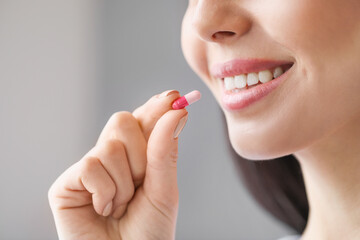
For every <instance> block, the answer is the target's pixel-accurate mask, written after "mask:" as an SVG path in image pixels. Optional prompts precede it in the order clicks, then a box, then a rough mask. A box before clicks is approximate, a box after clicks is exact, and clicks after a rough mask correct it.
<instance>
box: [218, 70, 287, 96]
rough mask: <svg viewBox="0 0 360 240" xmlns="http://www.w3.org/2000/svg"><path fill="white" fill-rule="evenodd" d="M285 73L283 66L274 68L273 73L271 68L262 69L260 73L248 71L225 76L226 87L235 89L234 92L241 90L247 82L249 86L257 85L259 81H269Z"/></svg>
mask: <svg viewBox="0 0 360 240" xmlns="http://www.w3.org/2000/svg"><path fill="white" fill-rule="evenodd" d="M283 73H284V71H283V69H282V68H281V67H277V68H275V69H274V71H273V73H272V72H271V71H270V70H264V71H260V72H259V73H255V72H253V73H248V74H241V75H238V76H234V77H226V78H224V84H225V89H226V90H228V91H231V90H232V91H233V92H234V93H237V92H240V89H241V88H245V87H246V84H247V85H248V86H252V85H256V84H258V83H259V81H260V82H261V83H267V82H269V81H271V80H272V79H273V78H277V77H279V76H280V75H282V74H283Z"/></svg>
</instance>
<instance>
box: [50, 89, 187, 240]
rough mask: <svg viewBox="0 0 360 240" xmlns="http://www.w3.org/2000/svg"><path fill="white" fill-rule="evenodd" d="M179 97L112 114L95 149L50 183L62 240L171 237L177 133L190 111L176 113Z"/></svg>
mask: <svg viewBox="0 0 360 240" xmlns="http://www.w3.org/2000/svg"><path fill="white" fill-rule="evenodd" d="M167 94H170V95H168V96H166V95H167ZM178 97H180V95H179V92H177V91H166V92H164V93H162V94H160V95H155V96H153V97H152V98H151V99H150V100H149V101H147V102H146V103H145V104H144V105H142V106H141V107H139V108H137V109H136V110H135V111H134V112H133V113H130V112H118V113H115V114H114V115H113V116H112V117H111V118H110V120H109V121H108V123H107V124H106V126H105V127H104V129H103V131H102V133H101V134H100V137H99V139H98V141H97V143H96V145H95V147H94V148H92V149H91V150H90V151H89V152H88V153H87V154H86V155H85V156H84V157H83V158H82V159H81V160H80V161H79V162H77V163H75V164H74V165H72V166H71V167H70V168H69V169H67V170H66V171H65V172H64V173H63V174H62V175H61V176H60V177H59V178H58V179H57V180H56V181H55V182H54V183H53V185H52V186H51V188H50V190H49V201H50V206H51V209H52V212H53V214H54V218H55V224H56V227H57V231H58V235H59V239H64V240H65V239H66V240H75V239H76V240H81V239H84V240H85V239H86V240H92V239H117V240H119V239H126V240H127V239H166V240H168V239H174V237H175V225H176V217H177V211H178V195H179V194H178V186H177V174H176V173H177V170H176V162H177V158H178V139H177V136H176V135H177V134H178V133H179V131H181V129H182V127H183V126H184V124H185V122H186V119H187V114H188V113H187V111H186V110H185V109H181V110H172V109H171V103H172V102H173V101H174V100H175V99H176V98H178ZM174 135H175V136H174Z"/></svg>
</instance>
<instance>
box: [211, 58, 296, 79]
mask: <svg viewBox="0 0 360 240" xmlns="http://www.w3.org/2000/svg"><path fill="white" fill-rule="evenodd" d="M292 63H293V62H289V61H282V60H269V59H257V58H253V59H233V60H231V61H228V62H225V63H218V64H215V65H213V66H212V67H211V68H210V72H211V74H212V75H213V76H214V77H215V78H226V77H233V76H237V75H241V74H245V73H252V72H260V71H263V70H267V69H271V68H275V67H278V66H281V65H284V64H292Z"/></svg>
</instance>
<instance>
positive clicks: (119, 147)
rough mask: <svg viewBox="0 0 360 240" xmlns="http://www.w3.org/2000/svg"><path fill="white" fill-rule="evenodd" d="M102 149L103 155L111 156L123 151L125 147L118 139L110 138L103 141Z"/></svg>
mask: <svg viewBox="0 0 360 240" xmlns="http://www.w3.org/2000/svg"><path fill="white" fill-rule="evenodd" d="M102 150H103V151H104V153H105V155H107V156H113V155H119V154H122V153H124V152H125V147H124V144H123V143H122V142H121V141H120V140H117V139H110V140H107V141H105V143H104V144H103V146H102Z"/></svg>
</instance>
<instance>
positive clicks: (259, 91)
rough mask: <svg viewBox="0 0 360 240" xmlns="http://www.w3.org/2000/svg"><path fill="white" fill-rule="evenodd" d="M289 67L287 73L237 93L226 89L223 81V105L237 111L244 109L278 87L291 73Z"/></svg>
mask: <svg viewBox="0 0 360 240" xmlns="http://www.w3.org/2000/svg"><path fill="white" fill-rule="evenodd" d="M290 70H291V68H290V69H288V70H287V71H286V72H285V73H283V74H282V75H281V76H279V77H277V78H275V79H273V80H271V81H269V82H267V83H260V84H258V85H256V86H253V87H251V86H250V88H248V89H242V90H240V91H239V92H237V93H232V92H229V91H227V90H225V86H224V82H222V87H223V96H222V103H223V106H224V107H225V108H226V109H227V110H230V111H236V110H241V109H244V108H246V107H248V106H250V105H251V104H252V103H255V102H256V101H259V100H260V99H262V98H263V97H265V96H266V95H268V94H269V93H270V92H272V91H273V90H275V89H276V87H277V86H279V85H280V84H281V83H282V82H283V81H284V80H285V79H286V78H287V76H288V75H289V71H290Z"/></svg>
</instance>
